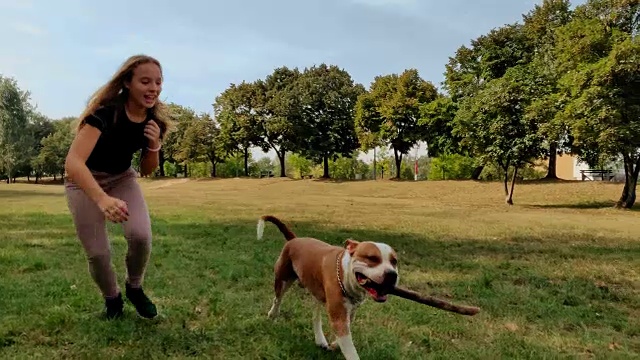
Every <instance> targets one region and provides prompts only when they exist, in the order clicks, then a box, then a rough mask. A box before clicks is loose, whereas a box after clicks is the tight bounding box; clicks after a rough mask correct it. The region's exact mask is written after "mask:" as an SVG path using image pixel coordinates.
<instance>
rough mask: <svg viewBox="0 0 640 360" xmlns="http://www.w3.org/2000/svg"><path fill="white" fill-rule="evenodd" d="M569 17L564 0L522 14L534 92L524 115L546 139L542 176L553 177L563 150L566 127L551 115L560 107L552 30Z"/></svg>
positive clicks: (547, 2)
mask: <svg viewBox="0 0 640 360" xmlns="http://www.w3.org/2000/svg"><path fill="white" fill-rule="evenodd" d="M571 17H572V11H571V4H570V2H569V1H568V0H544V1H542V3H541V4H538V5H535V7H534V9H533V10H531V11H529V12H528V13H527V14H524V15H523V20H524V27H523V31H524V33H525V35H526V36H527V38H528V41H529V42H530V43H531V44H532V45H533V51H534V55H533V58H532V60H531V63H530V64H529V67H528V71H529V72H531V73H532V74H535V77H536V78H537V81H536V82H535V84H534V86H535V89H534V91H535V93H536V94H537V95H536V97H535V99H533V101H532V103H531V105H530V106H529V108H528V109H527V116H528V117H529V118H531V119H532V120H535V121H537V122H539V123H540V124H541V126H540V131H541V134H542V135H543V136H544V137H545V138H546V142H547V143H548V151H547V152H546V153H545V154H544V155H545V157H547V158H548V159H549V166H548V171H547V175H546V178H547V179H557V172H556V168H557V166H556V164H557V156H558V154H561V153H562V152H564V150H566V149H567V145H568V144H566V143H565V142H564V141H563V139H566V136H565V135H567V129H566V127H565V126H564V125H563V124H562V123H559V122H558V121H556V120H557V117H556V116H555V115H556V114H557V113H558V112H559V111H560V110H561V109H562V106H563V102H562V101H559V98H558V96H557V95H558V81H559V78H560V76H561V75H562V74H561V73H560V72H559V71H558V67H557V65H558V61H557V57H556V56H555V55H556V53H555V51H554V49H555V46H556V38H557V35H556V30H557V29H559V28H561V27H563V26H565V25H566V24H567V23H569V21H570V20H571Z"/></svg>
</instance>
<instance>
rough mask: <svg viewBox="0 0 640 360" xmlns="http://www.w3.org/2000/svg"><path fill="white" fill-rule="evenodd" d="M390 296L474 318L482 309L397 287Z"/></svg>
mask: <svg viewBox="0 0 640 360" xmlns="http://www.w3.org/2000/svg"><path fill="white" fill-rule="evenodd" d="M390 294H393V295H396V296H399V297H401V298H404V299H407V300H412V301H415V302H419V303H421V304H425V305H429V306H433V307H435V308H438V309H442V310H446V311H451V312H455V313H458V314H462V315H470V316H473V315H475V314H477V313H478V312H479V311H480V308H478V307H475V306H465V305H456V304H452V303H450V302H448V301H446V300H441V299H437V298H434V297H433V296H428V295H420V294H418V293H417V292H415V291H412V290H408V289H403V288H400V287H395V288H394V289H393V290H392V291H391V293H390Z"/></svg>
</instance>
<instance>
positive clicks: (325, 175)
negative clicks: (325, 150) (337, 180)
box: [322, 156, 329, 179]
mask: <svg viewBox="0 0 640 360" xmlns="http://www.w3.org/2000/svg"><path fill="white" fill-rule="evenodd" d="M322 163H323V168H324V169H323V171H322V178H323V179H329V157H328V156H324V157H323V158H322Z"/></svg>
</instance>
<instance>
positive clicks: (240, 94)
mask: <svg viewBox="0 0 640 360" xmlns="http://www.w3.org/2000/svg"><path fill="white" fill-rule="evenodd" d="M264 101H265V100H264V92H263V91H262V89H261V88H260V86H259V85H257V84H254V83H248V82H245V81H243V82H242V83H240V84H239V85H236V84H231V85H230V86H229V88H227V89H226V90H225V91H224V92H223V93H222V94H220V95H219V96H217V97H216V101H215V104H214V111H215V118H216V120H217V121H218V123H219V124H220V135H219V140H220V141H221V142H222V143H223V144H224V146H223V147H224V148H225V150H226V152H227V153H234V152H241V153H242V154H243V157H244V175H245V176H249V157H250V150H251V148H252V147H253V146H257V147H260V148H263V149H264V148H265V147H266V146H265V144H264V139H263V137H262V134H264V130H263V127H262V125H263V123H262V121H261V112H260V111H261V109H263V108H264Z"/></svg>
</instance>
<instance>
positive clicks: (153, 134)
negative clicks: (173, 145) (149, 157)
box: [144, 120, 160, 148]
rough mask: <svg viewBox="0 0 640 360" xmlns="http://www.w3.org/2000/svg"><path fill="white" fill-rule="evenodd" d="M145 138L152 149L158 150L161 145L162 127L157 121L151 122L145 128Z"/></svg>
mask: <svg viewBox="0 0 640 360" xmlns="http://www.w3.org/2000/svg"><path fill="white" fill-rule="evenodd" d="M144 136H145V137H146V138H147V139H149V146H150V147H151V148H157V147H158V145H160V127H159V126H158V124H157V123H156V122H155V121H153V120H149V122H148V123H147V125H146V126H145V127H144Z"/></svg>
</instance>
